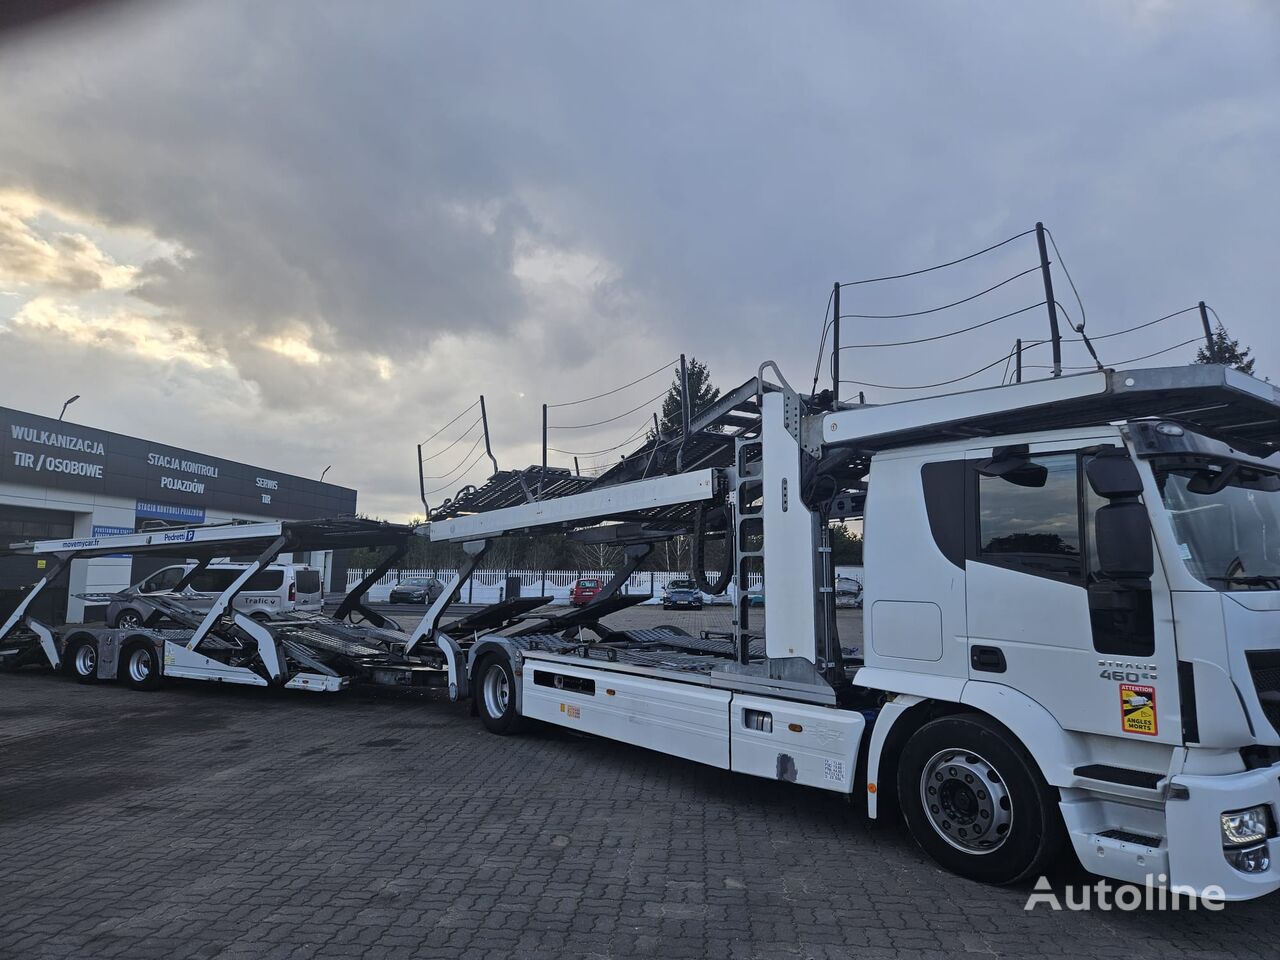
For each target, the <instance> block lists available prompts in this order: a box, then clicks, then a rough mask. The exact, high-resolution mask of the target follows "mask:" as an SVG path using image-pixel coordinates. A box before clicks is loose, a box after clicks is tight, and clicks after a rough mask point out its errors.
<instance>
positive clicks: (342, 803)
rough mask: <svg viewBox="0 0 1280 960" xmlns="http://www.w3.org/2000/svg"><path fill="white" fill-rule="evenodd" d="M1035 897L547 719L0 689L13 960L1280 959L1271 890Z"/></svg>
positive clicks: (833, 815) (375, 701) (894, 835)
mask: <svg viewBox="0 0 1280 960" xmlns="http://www.w3.org/2000/svg"><path fill="white" fill-rule="evenodd" d="M684 616H692V614H688V615H684ZM668 619H669V618H668ZM1057 881H1058V882H1060V883H1061V882H1073V883H1083V882H1088V881H1087V878H1086V877H1084V876H1083V875H1081V874H1079V873H1078V872H1077V871H1075V870H1073V869H1072V868H1070V867H1064V868H1063V872H1062V874H1061V875H1060V876H1059V877H1058V878H1057ZM1027 895H1028V888H1027V887H1021V888H1014V889H995V888H989V887H983V886H979V885H976V884H973V883H969V882H967V881H964V880H960V879H957V878H955V877H953V876H951V875H949V874H947V873H944V872H942V871H941V870H939V869H937V868H936V867H934V866H933V865H932V863H931V862H930V861H928V860H927V859H926V858H925V857H924V856H923V855H922V854H921V853H920V852H919V851H918V850H917V849H916V848H915V847H914V845H913V844H912V843H911V841H910V840H909V839H908V838H907V837H906V836H905V834H904V833H903V832H902V830H901V829H900V828H899V827H898V826H896V825H894V824H872V823H869V822H867V821H865V820H864V819H863V818H862V817H861V816H860V814H859V813H858V812H857V810H856V809H855V808H853V807H851V806H850V805H849V804H848V803H846V802H845V801H843V800H841V799H840V798H838V797H835V796H831V795H827V794H823V793H820V792H817V791H809V790H805V789H803V788H798V787H793V786H787V785H783V784H778V783H774V782H772V781H764V780H755V779H750V778H747V777H742V776H737V775H733V774H729V773H724V772H721V771H718V770H711V769H706V768H701V767H698V766H695V765H693V764H689V763H685V762H683V761H679V760H672V759H668V758H665V757H663V756H660V755H657V754H653V753H648V752H646V751H643V750H640V749H636V748H632V747H627V746H621V745H617V744H613V743H609V742H606V741H602V740H595V739H591V738H584V737H579V736H576V735H573V734H569V733H565V732H560V731H557V730H554V729H551V728H546V727H542V728H538V729H535V730H534V731H532V732H529V733H526V734H523V735H521V736H517V737H508V738H498V737H494V736H491V735H489V734H487V733H485V732H484V730H483V728H482V727H481V726H480V724H479V723H478V722H477V720H476V719H475V718H474V717H471V716H470V715H469V714H468V712H467V710H466V708H465V707H461V706H456V705H452V704H449V703H447V702H444V701H441V700H438V699H433V698H429V697H419V696H374V695H372V694H364V693H360V692H350V693H348V694H343V695H336V696H324V695H315V694H306V693H288V692H274V691H262V690H256V689H255V690H244V689H235V688H229V687H226V688H224V687H218V686H214V685H203V684H189V685H178V684H174V685H170V686H168V687H166V688H165V689H163V690H161V691H158V692H156V693H154V694H141V693H135V692H132V691H130V690H127V689H125V688H123V687H120V686H117V685H113V684H101V685H96V686H79V685H76V684H74V683H71V682H70V681H68V680H65V679H63V678H58V677H55V676H53V675H51V674H48V673H40V672H23V673H20V674H16V675H0V958H4V960H13V958H22V960H25V958H28V957H32V958H45V957H48V958H53V957H59V958H61V957H66V958H76V960H92V958H98V957H120V958H128V960H133V958H148V957H155V958H164V960H179V958H187V957H196V958H203V960H214V958H219V960H232V958H248V957H279V958H285V957H289V958H311V957H319V958H326V957H366V958H391V960H394V958H401V957H468V958H470V957H475V958H490V957H491V958H495V960H497V958H501V960H505V958H509V957H537V958H557V960H560V958H567V957H602V958H603V957H630V956H650V957H691V958H702V957H734V958H756V957H758V958H804V957H815V958H827V957H850V958H855V957H856V958H879V957H907V958H922V960H923V958H944V957H955V956H958V955H964V954H974V955H983V954H985V955H990V956H1002V957H1038V958H1043V957H1064V958H1067V957H1072V958H1074V957H1095V956H1096V957H1115V958H1119V960H1138V958H1152V960H1155V958H1159V960H1170V958H1177V960H1183V958H1206V960H1207V958H1217V957H1258V958H1264V957H1265V958H1274V957H1276V956H1277V944H1280V899H1277V898H1276V897H1272V898H1269V899H1264V900H1262V901H1254V902H1252V903H1246V904H1234V905H1228V906H1227V908H1226V909H1225V910H1224V911H1223V912H1220V913H1205V912H1203V911H1201V912H1199V913H1187V912H1180V913H1162V914H1154V913H1153V914H1136V913H1118V912H1111V913H1102V912H1094V913H1090V914H1080V913H1066V912H1063V913H1054V912H1051V911H1048V910H1047V909H1044V908H1040V909H1038V910H1036V911H1034V912H1031V913H1027V912H1025V911H1024V910H1023V906H1024V904H1025V902H1026V900H1027Z"/></svg>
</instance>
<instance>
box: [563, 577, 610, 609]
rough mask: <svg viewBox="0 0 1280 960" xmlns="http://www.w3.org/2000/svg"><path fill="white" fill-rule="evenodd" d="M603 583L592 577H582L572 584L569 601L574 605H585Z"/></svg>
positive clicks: (592, 598) (601, 587) (599, 589)
mask: <svg viewBox="0 0 1280 960" xmlns="http://www.w3.org/2000/svg"><path fill="white" fill-rule="evenodd" d="M603 586H604V585H603V584H602V583H601V582H600V581H599V580H597V579H595V578H594V577H583V578H581V579H580V580H578V581H577V582H576V583H574V585H573V589H572V590H570V591H569V603H570V605H571V606H575V607H585V606H586V605H587V604H588V603H590V602H591V601H592V600H594V599H595V596H596V594H598V593H599V592H600V591H601V589H603Z"/></svg>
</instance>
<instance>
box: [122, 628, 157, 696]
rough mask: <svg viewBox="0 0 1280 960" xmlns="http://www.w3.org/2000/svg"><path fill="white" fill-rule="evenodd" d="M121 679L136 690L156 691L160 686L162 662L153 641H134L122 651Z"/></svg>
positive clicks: (127, 644)
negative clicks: (152, 643)
mask: <svg viewBox="0 0 1280 960" xmlns="http://www.w3.org/2000/svg"><path fill="white" fill-rule="evenodd" d="M120 679H121V680H123V681H124V682H125V683H126V684H127V685H128V686H130V687H132V688H133V689H134V690H155V689H156V688H157V687H159V686H160V681H161V676H160V661H159V659H158V658H157V656H156V648H155V647H153V646H152V645H151V641H149V640H144V639H137V640H132V641H130V642H128V643H126V644H125V645H124V649H123V650H121V651H120Z"/></svg>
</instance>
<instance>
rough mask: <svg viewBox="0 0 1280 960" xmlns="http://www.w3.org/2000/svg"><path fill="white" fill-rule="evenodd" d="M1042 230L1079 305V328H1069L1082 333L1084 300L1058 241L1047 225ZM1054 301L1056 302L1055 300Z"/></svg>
mask: <svg viewBox="0 0 1280 960" xmlns="http://www.w3.org/2000/svg"><path fill="white" fill-rule="evenodd" d="M1044 232H1045V233H1046V234H1047V235H1048V237H1049V242H1050V243H1051V244H1053V255H1054V256H1055V257H1057V258H1058V265H1059V266H1060V267H1062V272H1063V273H1065V274H1066V275H1067V283H1069V284H1071V292H1072V293H1074V294H1075V295H1076V303H1078V304H1079V305H1080V327H1079V329H1076V328H1075V327H1074V326H1073V327H1072V328H1071V329H1073V330H1075V331H1076V333H1079V334H1081V335H1083V334H1084V325H1085V315H1084V301H1083V300H1081V299H1080V291H1079V290H1077V289H1076V282H1075V281H1074V280H1072V279H1071V271H1070V270H1068V269H1067V261H1065V260H1063V259H1062V254H1061V253H1060V252H1059V251H1058V241H1057V240H1055V239H1053V231H1051V230H1050V229H1049V228H1048V227H1045V228H1044ZM1054 302H1055V303H1056V302H1057V301H1054ZM1059 305H1060V304H1059ZM1063 312H1064V313H1065V312H1066V311H1065V310H1064V311H1063ZM1070 322H1071V321H1070V320H1068V321H1067V323H1070ZM1086 342H1087V341H1086ZM1094 359H1095V360H1096V359H1097V358H1096V357H1095V358H1094Z"/></svg>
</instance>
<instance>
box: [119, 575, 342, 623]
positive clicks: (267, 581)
mask: <svg viewBox="0 0 1280 960" xmlns="http://www.w3.org/2000/svg"><path fill="white" fill-rule="evenodd" d="M248 566H249V565H248V564H247V563H230V562H218V563H211V564H209V566H208V567H206V568H205V569H204V570H201V571H200V572H199V573H198V574H196V576H195V579H193V580H192V581H191V583H190V584H189V585H188V586H187V587H185V588H184V589H183V591H182V593H181V594H180V596H181V599H182V602H183V603H184V604H186V605H188V606H190V607H192V608H193V609H196V610H207V609H209V608H210V607H212V606H213V602H214V601H215V600H216V599H217V598H218V595H219V594H220V593H222V591H224V590H226V589H227V587H229V586H231V584H232V583H233V582H234V581H235V579H236V577H238V576H240V574H242V573H244V571H245V569H246V568H247V567H248ZM194 567H195V564H194V563H182V564H175V565H173V566H170V567H164V568H162V569H160V570H157V571H156V572H155V573H153V574H151V576H149V577H147V578H146V579H145V580H142V581H141V582H140V583H136V584H134V585H133V586H132V587H129V588H128V589H127V590H124V591H122V592H121V593H119V594H117V596H116V599H114V600H112V601H111V604H110V605H109V606H108V607H107V617H106V620H107V623H109V624H110V625H111V626H113V627H132V626H138V625H140V624H141V623H142V622H143V621H144V620H145V619H146V618H147V615H148V613H149V612H150V611H149V610H148V609H147V608H146V607H145V601H146V598H147V597H148V596H154V595H156V594H165V593H170V592H172V591H173V589H174V587H176V586H177V585H178V584H179V583H181V582H182V579H183V578H184V577H185V576H186V575H187V574H188V573H190V571H191V570H192V568H194ZM323 604H324V585H323V584H322V583H321V582H320V570H319V569H318V568H316V567H310V566H305V565H302V564H293V563H273V564H271V565H270V566H268V567H264V568H263V569H262V570H259V571H258V572H257V573H255V574H254V575H253V576H252V577H250V578H249V582H248V583H246V584H245V585H244V589H243V590H241V591H240V594H239V596H237V597H236V599H235V604H234V606H235V609H236V610H238V611H240V612H241V613H246V614H248V615H249V616H251V617H254V618H256V619H259V620H270V619H271V618H273V617H275V616H276V615H278V614H280V613H292V612H294V611H297V612H300V613H320V612H321V609H322V607H323Z"/></svg>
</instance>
